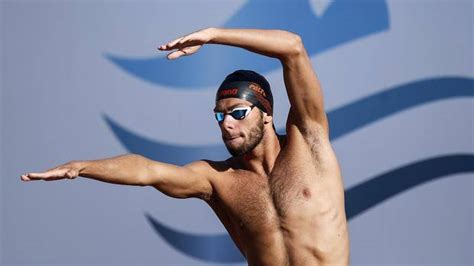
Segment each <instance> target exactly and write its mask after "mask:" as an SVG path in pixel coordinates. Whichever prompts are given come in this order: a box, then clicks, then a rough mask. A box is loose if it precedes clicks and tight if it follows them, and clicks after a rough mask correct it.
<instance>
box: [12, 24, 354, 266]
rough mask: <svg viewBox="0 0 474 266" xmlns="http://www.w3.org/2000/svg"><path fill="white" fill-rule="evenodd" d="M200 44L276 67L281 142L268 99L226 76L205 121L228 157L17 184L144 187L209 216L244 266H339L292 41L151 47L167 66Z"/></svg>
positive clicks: (276, 37)
mask: <svg viewBox="0 0 474 266" xmlns="http://www.w3.org/2000/svg"><path fill="white" fill-rule="evenodd" d="M204 44H221V45H230V46H236V47H240V48H244V49H246V50H249V51H251V52H254V53H257V54H261V55H264V56H269V57H272V58H275V59H278V60H279V61H280V62H281V64H282V66H283V77H284V81H285V87H286V91H287V94H288V98H289V101H290V104H291V108H290V110H289V115H288V118H287V122H286V133H287V135H286V136H279V135H277V134H276V132H275V128H274V126H273V97H272V93H271V91H270V85H269V84H268V82H267V81H266V79H265V78H264V77H263V76H261V75H260V74H257V73H256V72H253V71H248V70H238V71H235V72H233V73H231V74H229V75H228V76H227V77H226V78H225V79H224V81H223V82H222V84H221V85H220V87H219V89H218V90H217V93H216V102H215V108H214V113H215V117H216V119H217V122H218V124H219V127H220V130H221V132H222V139H223V141H224V144H225V146H226V147H227V150H228V151H229V152H230V154H231V155H232V156H231V157H230V158H228V159H226V160H224V161H208V160H200V161H195V162H192V163H190V164H187V165H185V166H176V165H172V164H167V163H163V162H157V161H153V160H150V159H148V158H146V157H144V156H141V155H138V154H126V155H121V156H117V157H113V158H107V159H102V160H91V161H71V162H68V163H66V164H63V165H60V166H57V167H55V168H52V169H50V170H48V171H46V172H43V173H29V174H25V175H22V176H21V179H22V180H23V181H30V180H45V181H50V180H58V179H63V178H69V179H74V178H76V177H77V176H83V177H88V178H92V179H95V180H99V181H103V182H109V183H115V184H126V185H136V186H152V187H154V188H156V189H158V190H159V191H161V192H163V193H165V194H166V195H169V196H172V197H176V198H188V197H197V198H201V199H202V200H204V201H205V202H206V203H207V204H209V206H210V207H211V208H212V209H213V210H214V212H215V213H216V215H217V216H218V217H219V219H220V220H221V221H222V223H223V224H224V226H225V228H226V229H227V231H228V232H229V234H230V236H231V237H232V239H233V240H234V242H235V244H236V245H237V247H238V248H239V249H240V251H241V252H242V254H243V255H244V256H245V258H246V259H247V262H248V264H249V265H296V266H300V265H348V264H349V235H348V228H347V219H346V214H345V210H344V188H343V181H342V176H341V172H340V167H339V163H338V161H337V158H336V155H335V153H334V150H333V149H332V146H331V143H330V141H329V127H328V120H327V116H326V113H325V111H324V105H323V94H322V91H321V87H320V83H319V81H318V79H317V77H316V74H315V72H314V71H313V68H312V65H311V61H310V59H309V57H308V55H307V53H306V50H305V48H304V45H303V42H302V40H301V38H300V37H299V36H298V35H296V34H294V33H291V32H287V31H282V30H258V29H222V28H208V29H203V30H200V31H196V32H193V33H191V34H188V35H185V36H183V37H180V38H178V39H176V40H174V41H172V42H169V43H168V44H165V45H162V46H160V47H159V48H158V49H159V50H161V51H171V52H170V53H169V54H168V55H167V58H168V59H176V58H179V57H181V56H188V55H191V54H193V53H195V52H196V51H198V49H199V48H200V47H201V46H202V45H204Z"/></svg>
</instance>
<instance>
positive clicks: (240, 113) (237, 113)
mask: <svg viewBox="0 0 474 266" xmlns="http://www.w3.org/2000/svg"><path fill="white" fill-rule="evenodd" d="M247 111H248V109H237V110H234V111H232V112H230V115H231V116H232V117H233V118H234V119H237V120H242V119H244V118H245V116H246V115H247ZM215 116H216V120H217V121H218V122H222V121H224V118H225V113H222V112H216V113H215Z"/></svg>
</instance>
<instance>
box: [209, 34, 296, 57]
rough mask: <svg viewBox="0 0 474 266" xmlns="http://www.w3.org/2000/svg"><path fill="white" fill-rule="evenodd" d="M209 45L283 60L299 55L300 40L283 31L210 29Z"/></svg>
mask: <svg viewBox="0 0 474 266" xmlns="http://www.w3.org/2000/svg"><path fill="white" fill-rule="evenodd" d="M211 30H212V37H211V40H210V41H209V43H214V44H224V45H230V46H236V47H241V48H244V49H247V50H249V51H251V52H255V53H258V54H262V55H265V56H269V57H274V58H277V59H280V60H285V59H287V58H289V57H291V56H292V55H295V54H299V53H301V51H302V49H303V44H302V41H301V38H300V37H299V36H298V35H296V34H294V33H291V32H288V31H283V30H260V29H223V28H212V29H211Z"/></svg>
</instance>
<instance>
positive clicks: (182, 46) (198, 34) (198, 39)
mask: <svg viewBox="0 0 474 266" xmlns="http://www.w3.org/2000/svg"><path fill="white" fill-rule="evenodd" d="M214 32H215V29H214V28H207V29H203V30H199V31H195V32H193V33H190V34H188V35H185V36H182V37H180V38H178V39H176V40H174V41H171V42H169V43H167V44H164V45H161V46H160V47H158V50H161V51H170V50H174V49H177V50H176V51H173V52H171V53H169V54H168V55H167V56H166V57H167V58H168V59H176V58H178V57H180V56H184V55H191V54H194V53H195V52H196V51H197V50H199V48H201V46H202V45H203V44H205V43H208V42H209V41H211V40H212V38H213V35H214Z"/></svg>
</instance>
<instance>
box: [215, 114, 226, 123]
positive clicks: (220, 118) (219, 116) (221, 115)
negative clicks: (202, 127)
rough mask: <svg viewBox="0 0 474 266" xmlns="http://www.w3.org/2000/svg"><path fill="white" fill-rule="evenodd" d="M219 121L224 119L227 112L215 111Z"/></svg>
mask: <svg viewBox="0 0 474 266" xmlns="http://www.w3.org/2000/svg"><path fill="white" fill-rule="evenodd" d="M215 115H216V120H217V122H222V121H224V117H225V114H224V113H215Z"/></svg>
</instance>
